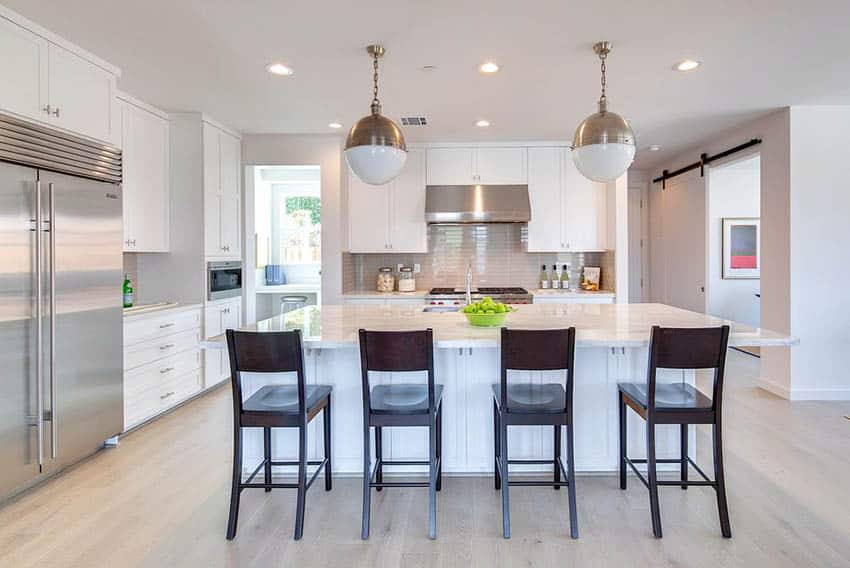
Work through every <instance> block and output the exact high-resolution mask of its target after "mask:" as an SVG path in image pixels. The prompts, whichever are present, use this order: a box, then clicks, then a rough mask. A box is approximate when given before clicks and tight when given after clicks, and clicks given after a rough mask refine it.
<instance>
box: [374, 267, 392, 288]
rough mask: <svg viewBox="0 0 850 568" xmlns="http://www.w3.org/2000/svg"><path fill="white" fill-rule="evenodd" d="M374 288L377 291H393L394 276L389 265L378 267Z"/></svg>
mask: <svg viewBox="0 0 850 568" xmlns="http://www.w3.org/2000/svg"><path fill="white" fill-rule="evenodd" d="M375 289H376V290H377V291H378V292H393V291H395V276H393V269H392V268H390V267H389V266H382V267H381V268H379V269H378V278H377V282H376V283H375Z"/></svg>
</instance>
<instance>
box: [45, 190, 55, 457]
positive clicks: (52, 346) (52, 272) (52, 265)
mask: <svg viewBox="0 0 850 568" xmlns="http://www.w3.org/2000/svg"><path fill="white" fill-rule="evenodd" d="M53 193H54V192H53V184H52V183H49V184H47V209H48V211H49V215H50V220H49V229H48V230H49V231H50V238H49V241H48V242H49V244H50V262H49V264H48V265H49V267H50V269H49V276H48V279H49V283H48V286H49V289H50V300H49V301H50V457H51V459H54V460H55V459H56V429H57V427H56V414H57V413H56V206H55V202H54V199H53Z"/></svg>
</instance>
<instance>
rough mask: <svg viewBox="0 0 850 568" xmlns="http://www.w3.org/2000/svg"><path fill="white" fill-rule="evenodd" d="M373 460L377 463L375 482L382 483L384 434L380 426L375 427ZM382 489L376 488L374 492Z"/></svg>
mask: <svg viewBox="0 0 850 568" xmlns="http://www.w3.org/2000/svg"><path fill="white" fill-rule="evenodd" d="M375 460H376V461H377V462H378V471H377V473H376V474H375V481H377V482H378V483H383V482H384V464H383V460H384V433H383V430H382V429H381V427H380V426H375ZM382 489H383V487H376V488H375V491H380V490H382Z"/></svg>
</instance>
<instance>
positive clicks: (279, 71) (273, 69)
mask: <svg viewBox="0 0 850 568" xmlns="http://www.w3.org/2000/svg"><path fill="white" fill-rule="evenodd" d="M266 71H268V72H269V73H271V74H273V75H292V74H293V73H294V72H295V71H293V70H292V67H289V66H288V65H284V64H283V63H269V64H268V65H266Z"/></svg>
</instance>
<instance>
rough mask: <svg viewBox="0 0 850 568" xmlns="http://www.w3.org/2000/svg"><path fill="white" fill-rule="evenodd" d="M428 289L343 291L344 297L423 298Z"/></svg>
mask: <svg viewBox="0 0 850 568" xmlns="http://www.w3.org/2000/svg"><path fill="white" fill-rule="evenodd" d="M427 294H428V290H415V291H413V292H398V291H394V292H378V291H377V290H356V291H353V292H344V293H343V294H342V295H343V297H344V298H424V297H425V296H426V295H427Z"/></svg>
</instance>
